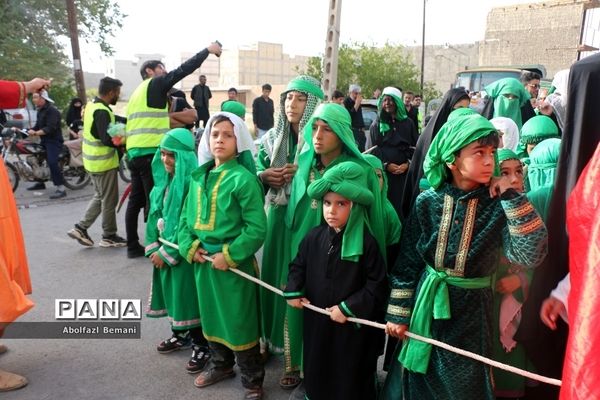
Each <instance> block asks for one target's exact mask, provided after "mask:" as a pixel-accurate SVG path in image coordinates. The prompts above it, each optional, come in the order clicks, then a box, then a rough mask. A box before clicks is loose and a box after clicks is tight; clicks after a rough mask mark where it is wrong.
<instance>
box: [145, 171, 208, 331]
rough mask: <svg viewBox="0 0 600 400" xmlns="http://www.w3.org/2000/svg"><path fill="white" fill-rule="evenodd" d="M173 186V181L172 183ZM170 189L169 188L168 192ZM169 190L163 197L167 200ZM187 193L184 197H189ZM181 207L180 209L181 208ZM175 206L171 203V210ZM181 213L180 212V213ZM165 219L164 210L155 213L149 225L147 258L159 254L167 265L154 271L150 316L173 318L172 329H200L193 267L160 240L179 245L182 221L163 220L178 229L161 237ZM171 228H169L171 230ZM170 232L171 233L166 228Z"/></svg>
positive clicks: (149, 301)
mask: <svg viewBox="0 0 600 400" xmlns="http://www.w3.org/2000/svg"><path fill="white" fill-rule="evenodd" d="M171 184H173V181H171ZM167 190H168V189H167ZM165 192H166V190H165V191H164V192H163V198H164V197H166V193H165ZM185 193H187V191H185V192H184V198H185ZM182 205H183V204H180V210H181V206H182ZM173 206H175V205H174V204H171V207H173ZM177 214H179V213H177ZM161 218H163V214H162V210H156V211H154V210H151V211H150V213H149V215H148V223H147V225H146V256H150V254H152V253H154V252H158V254H159V256H160V258H162V260H163V261H164V262H165V266H164V267H163V268H153V272H152V288H151V291H150V299H149V300H148V304H149V308H148V310H147V311H146V316H148V317H151V318H158V317H165V316H168V317H169V321H170V322H171V326H172V328H173V329H175V330H187V329H190V328H193V327H197V326H200V310H199V309H198V303H197V302H196V301H194V299H195V298H196V296H197V295H196V293H197V289H196V281H195V280H194V270H193V268H192V266H191V265H190V264H189V263H188V262H187V261H186V260H185V259H184V258H183V257H181V255H180V254H179V252H178V250H177V249H175V248H173V247H171V246H167V245H164V244H163V243H161V242H159V240H158V239H159V237H162V238H163V239H165V240H167V241H169V242H171V243H175V244H176V243H177V230H176V229H177V228H176V227H177V223H178V222H179V221H178V220H175V221H171V220H169V219H163V221H164V224H165V225H169V224H174V225H175V227H174V228H175V230H174V231H172V232H173V234H172V235H165V234H164V233H163V234H162V235H161V234H160V232H159V230H158V228H157V222H158V220H159V219H161ZM167 228H168V227H167ZM165 231H166V232H169V231H171V230H170V229H165Z"/></svg>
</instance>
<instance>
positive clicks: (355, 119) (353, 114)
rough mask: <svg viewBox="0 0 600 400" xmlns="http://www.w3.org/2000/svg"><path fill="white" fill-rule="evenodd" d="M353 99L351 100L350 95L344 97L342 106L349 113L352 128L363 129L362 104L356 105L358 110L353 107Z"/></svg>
mask: <svg viewBox="0 0 600 400" xmlns="http://www.w3.org/2000/svg"><path fill="white" fill-rule="evenodd" d="M354 104H355V101H354V100H352V97H350V96H348V97H346V98H345V99H344V107H346V110H348V112H349V113H350V118H351V119H352V128H353V129H363V128H364V127H365V121H364V120H363V115H362V105H361V106H359V107H358V110H355V109H354Z"/></svg>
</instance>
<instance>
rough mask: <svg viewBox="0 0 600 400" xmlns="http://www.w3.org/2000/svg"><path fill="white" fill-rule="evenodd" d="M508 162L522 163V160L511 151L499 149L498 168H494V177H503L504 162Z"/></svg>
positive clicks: (497, 156)
mask: <svg viewBox="0 0 600 400" xmlns="http://www.w3.org/2000/svg"><path fill="white" fill-rule="evenodd" d="M506 160H518V161H519V162H521V159H520V158H519V156H518V155H517V153H515V152H514V151H512V150H511V149H498V151H497V152H496V168H494V176H500V175H502V174H501V172H502V171H501V170H500V167H501V166H502V162H504V161H506Z"/></svg>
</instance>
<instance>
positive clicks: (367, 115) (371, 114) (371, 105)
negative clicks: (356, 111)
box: [360, 99, 378, 130]
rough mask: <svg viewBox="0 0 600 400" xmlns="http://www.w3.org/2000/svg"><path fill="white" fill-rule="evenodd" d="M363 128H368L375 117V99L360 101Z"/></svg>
mask: <svg viewBox="0 0 600 400" xmlns="http://www.w3.org/2000/svg"><path fill="white" fill-rule="evenodd" d="M360 105H361V106H362V107H361V110H362V116H363V121H364V123H365V129H367V130H368V129H369V128H370V127H371V124H372V123H373V121H375V119H376V118H377V112H378V111H377V99H363V101H362V103H360Z"/></svg>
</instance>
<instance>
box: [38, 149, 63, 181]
mask: <svg viewBox="0 0 600 400" xmlns="http://www.w3.org/2000/svg"><path fill="white" fill-rule="evenodd" d="M42 144H43V145H44V147H45V148H46V162H47V163H48V168H49V169H50V176H51V177H52V183H54V186H59V185H64V183H65V180H64V178H63V174H62V171H61V169H60V166H59V165H58V155H59V154H60V151H61V150H62V147H63V144H62V143H61V142H55V141H52V140H49V141H44V142H43V143H42Z"/></svg>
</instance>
